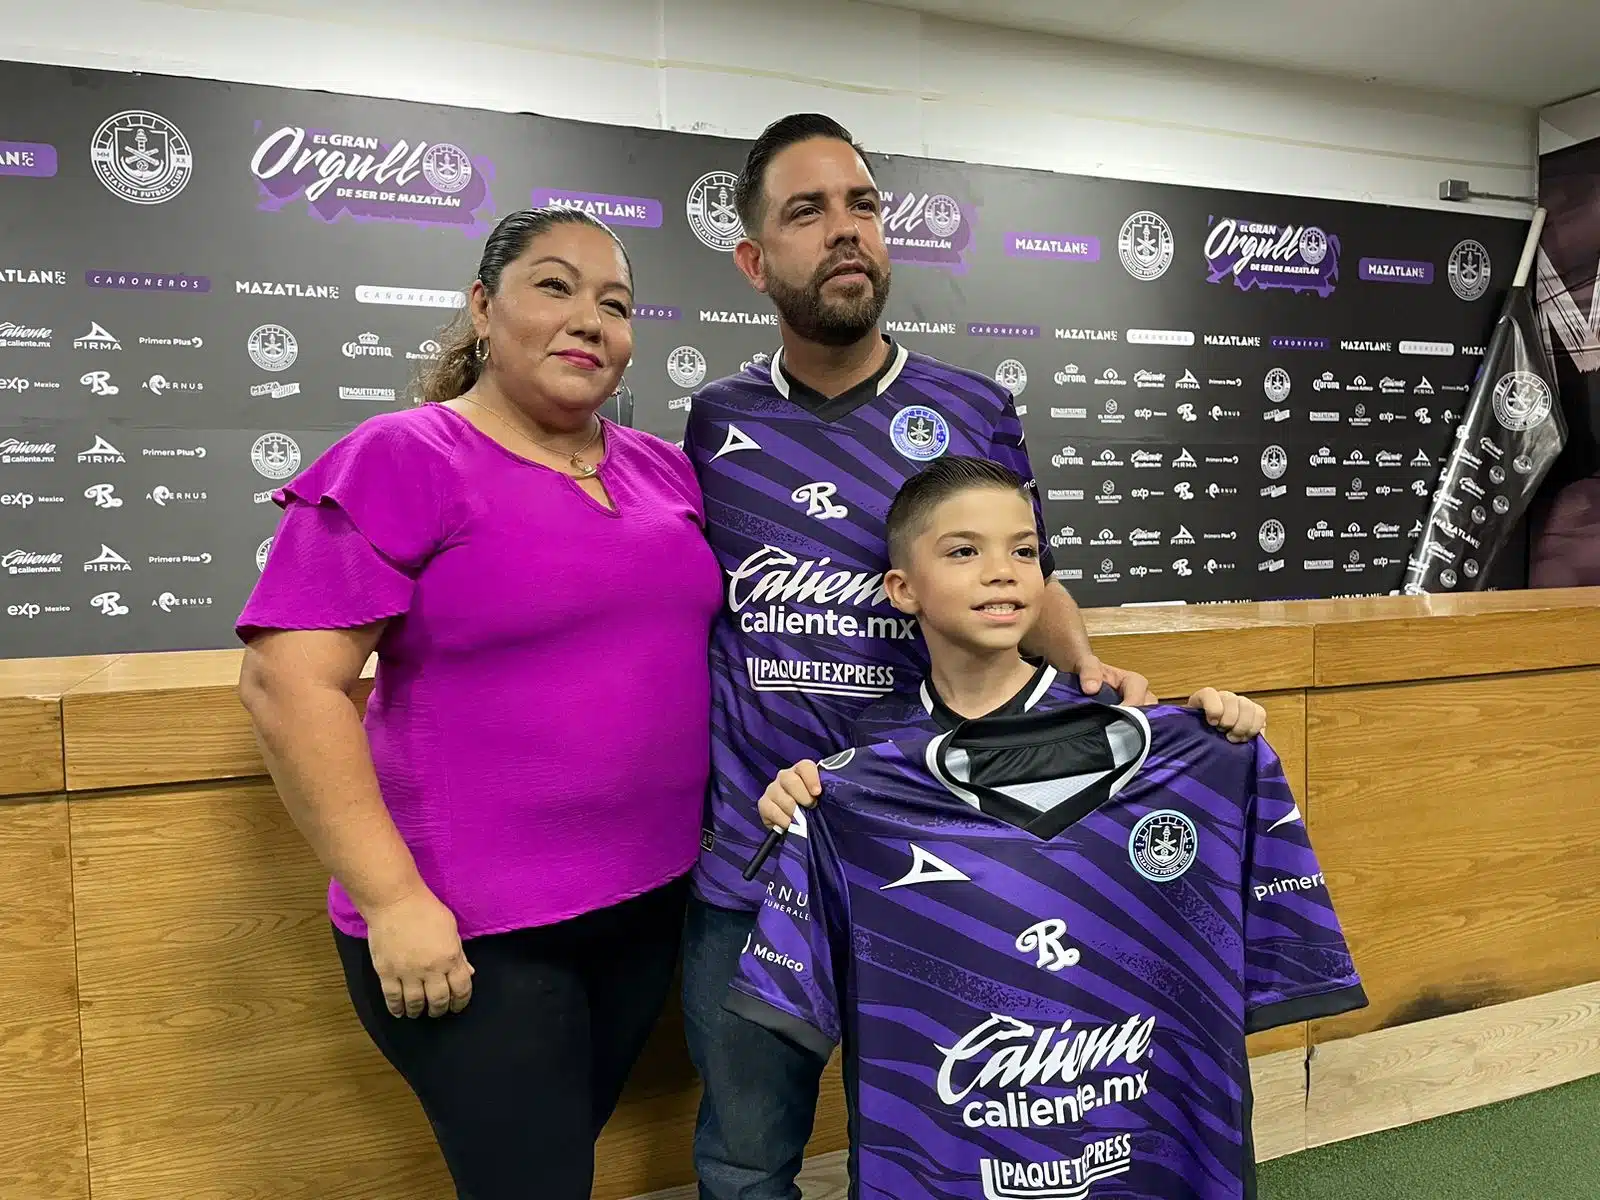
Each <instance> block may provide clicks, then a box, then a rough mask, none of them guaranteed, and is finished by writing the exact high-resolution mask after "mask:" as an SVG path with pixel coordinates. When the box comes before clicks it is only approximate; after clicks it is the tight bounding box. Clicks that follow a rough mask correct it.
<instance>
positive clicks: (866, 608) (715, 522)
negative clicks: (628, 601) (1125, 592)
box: [684, 346, 1053, 910]
mask: <svg viewBox="0 0 1600 1200" xmlns="http://www.w3.org/2000/svg"><path fill="white" fill-rule="evenodd" d="M892 350H893V353H892V354H891V356H890V359H889V361H888V363H887V365H886V369H885V371H884V374H883V375H882V377H881V378H879V379H878V380H877V382H876V383H875V384H874V385H873V386H872V387H871V388H867V389H866V390H865V393H864V394H863V395H861V396H860V397H858V399H859V403H855V402H854V400H852V404H853V406H841V407H840V408H839V409H838V410H837V411H833V410H828V411H820V412H819V411H816V410H815V409H814V408H808V407H805V406H803V405H802V404H800V403H798V402H797V401H796V400H795V399H794V398H793V393H792V388H791V384H790V383H789V381H787V377H786V376H784V375H783V374H782V369H781V355H780V357H779V358H777V359H775V360H774V361H773V363H772V364H771V366H770V367H769V366H766V365H754V366H751V367H750V368H748V369H747V370H745V371H744V372H742V373H741V374H739V375H736V376H732V377H730V378H727V379H722V380H718V381H717V382H715V383H712V384H709V385H707V386H706V387H704V388H702V389H701V390H700V391H699V392H697V393H696V394H695V397H694V400H693V403H692V405H691V407H690V410H689V421H688V426H687V430H686V433H685V438H684V449H685V451H686V452H687V453H688V455H689V458H690V461H691V462H692V463H693V465H694V468H695V473H696V475H697V476H698V478H699V481H700V486H701V491H702V493H703V494H704V496H705V506H706V517H707V535H708V537H709V540H710V542H711V546H712V549H713V551H714V552H715V553H716V556H717V561H718V563H719V565H720V566H721V569H722V577H723V586H724V589H725V603H724V605H723V611H722V613H721V615H720V616H719V617H718V618H717V621H716V623H715V625H714V626H713V628H712V633H711V646H710V662H711V678H712V685H711V686H712V692H711V696H712V718H711V733H712V743H711V782H710V786H709V788H708V793H707V806H706V821H705V827H704V831H703V834H702V838H701V846H702V853H701V856H700V861H699V864H698V865H697V867H696V869H695V873H694V887H695V890H696V892H697V893H698V894H699V896H700V897H701V898H702V899H704V900H706V901H707V902H709V903H711V904H715V905H719V906H721V907H724V908H732V909H746V910H748V909H753V908H755V907H756V906H757V905H758V904H759V903H760V902H761V890H760V888H759V887H758V886H757V885H756V884H754V883H751V882H747V881H745V880H744V879H743V877H742V872H743V869H744V867H745V865H746V864H747V863H748V862H749V860H750V858H751V856H752V855H753V854H754V852H755V850H756V848H757V847H758V846H759V845H760V843H761V840H762V838H763V836H764V832H765V831H764V830H763V829H762V826H761V822H760V818H759V817H758V815H757V812H756V803H757V801H758V800H759V798H760V796H761V793H762V791H763V790H764V789H765V788H766V786H767V784H768V783H770V782H771V781H772V779H773V777H774V776H776V775H777V773H778V772H779V771H780V770H782V769H783V768H784V767H787V766H790V765H792V764H793V763H795V762H798V761H799V760H801V759H807V758H809V759H819V758H822V757H824V756H826V755H828V754H832V753H833V752H835V751H836V750H839V749H840V748H841V747H844V746H847V745H849V744H850V726H851V722H852V721H853V720H854V719H855V717H856V716H857V715H858V714H859V713H860V712H861V710H862V709H863V708H865V707H866V706H867V705H868V704H870V703H872V702H873V701H875V700H877V699H879V698H881V697H883V696H885V695H889V694H891V693H893V692H894V691H896V690H899V689H910V688H914V687H915V686H916V684H917V681H918V680H920V679H921V678H922V675H923V673H924V672H925V671H926V670H927V655H926V648H925V646H924V644H923V641H922V637H921V634H920V632H919V631H918V629H917V627H916V622H915V620H914V619H912V618H910V617H907V616H905V615H904V614H903V613H901V612H899V611H898V610H897V609H895V608H894V606H893V605H892V604H890V603H889V599H888V596H887V594H886V593H885V591H884V588H883V576H884V572H885V571H887V570H888V561H887V560H888V548H887V544H886V540H885V518H886V517H887V516H888V512H889V505H890V503H891V502H892V501H893V500H894V497H895V494H896V493H897V492H898V491H899V489H900V486H901V485H902V484H903V483H904V482H905V481H906V480H907V479H909V478H911V477H912V476H913V475H915V474H917V473H918V472H919V471H921V470H922V469H923V468H925V467H926V466H927V465H928V464H929V463H931V462H933V461H934V460H936V459H938V458H940V457H942V456H944V455H947V454H962V455H972V456H976V457H995V458H1000V459H1001V460H1002V461H1004V462H1005V463H1006V465H1008V466H1010V467H1012V468H1013V469H1014V470H1016V471H1017V473H1018V474H1019V475H1020V476H1021V477H1022V478H1023V480H1024V481H1025V482H1026V483H1027V484H1028V485H1029V487H1030V491H1031V493H1032V495H1033V497H1034V508H1035V518H1036V520H1037V522H1038V525H1039V531H1040V540H1041V547H1040V550H1041V553H1040V558H1041V564H1042V568H1043V570H1044V571H1045V572H1046V573H1047V574H1049V573H1050V572H1051V571H1053V563H1052V561H1051V560H1050V555H1049V539H1048V536H1047V535H1046V531H1045V528H1044V517H1043V511H1042V509H1041V508H1040V506H1039V501H1038V489H1037V487H1036V486H1033V484H1032V480H1033V472H1032V471H1031V470H1030V469H1029V468H1028V461H1027V450H1026V447H1025V446H1024V444H1023V439H1022V426H1021V423H1020V421H1019V420H1018V419H1017V414H1016V408H1015V405H1014V404H1013V403H1012V399H1011V394H1010V393H1009V392H1008V391H1006V389H1005V388H1004V387H1002V386H1001V385H1000V384H998V383H996V382H995V381H994V380H992V379H988V378H986V377H985V376H982V375H979V374H977V373H976V372H973V371H968V370H966V369H964V368H959V367H953V366H949V365H947V364H944V363H941V362H938V361H937V360H935V359H932V358H929V357H927V356H926V355H921V354H913V353H911V352H909V351H907V350H905V349H904V347H899V346H894V347H892Z"/></svg>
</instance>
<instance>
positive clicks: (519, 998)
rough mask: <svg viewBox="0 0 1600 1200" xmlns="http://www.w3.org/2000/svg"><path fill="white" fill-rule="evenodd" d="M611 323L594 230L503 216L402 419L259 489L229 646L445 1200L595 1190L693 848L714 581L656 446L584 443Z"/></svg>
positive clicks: (604, 393)
mask: <svg viewBox="0 0 1600 1200" xmlns="http://www.w3.org/2000/svg"><path fill="white" fill-rule="evenodd" d="M632 304H633V278H632V269H631V266H630V264H629V262H628V257H627V254H626V252H625V251H624V249H623V247H622V244H621V242H620V241H619V240H618V239H617V238H616V236H615V235H614V234H613V233H612V232H611V231H610V230H609V229H608V228H607V227H606V226H604V225H603V224H601V223H600V222H598V221H596V220H594V219H593V218H591V217H588V216H586V215H584V214H581V213H577V212H572V211H567V210H561V209H540V210H536V211H531V212H520V213H515V214H513V215H511V216H509V217H507V218H506V219H505V220H503V221H502V222H501V223H500V224H499V226H498V227H497V228H496V229H495V230H494V232H493V233H492V234H491V235H490V237H489V239H488V242H487V244H486V245H485V247H484V251H483V258H482V262H481V264H480V266H479V269H478V278H477V281H476V282H475V283H474V284H473V287H472V291H471V296H470V300H469V305H468V309H467V311H466V313H465V314H464V318H463V322H462V326H461V328H460V331H459V333H458V334H457V335H455V336H454V337H452V338H451V339H450V340H449V341H448V342H447V343H446V345H445V347H444V350H443V352H442V353H441V355H440V359H439V361H438V363H437V364H436V366H435V367H434V369H433V370H432V371H431V373H430V375H429V376H428V378H427V380H426V381H425V387H424V395H423V399H424V400H425V401H426V403H424V404H422V405H420V406H418V407H416V408H413V409H410V410H408V411H403V412H393V413H386V414H383V415H381V416H377V417H373V418H371V419H369V420H367V421H365V422H363V423H362V424H361V425H360V426H358V427H357V428H356V429H355V430H354V431H353V432H352V433H350V434H348V435H346V436H345V437H343V438H341V439H340V440H339V441H338V442H336V443H335V444H334V445H333V446H332V447H331V448H330V449H329V450H328V451H327V452H326V453H325V454H323V455H322V456H321V457H320V458H318V459H317V460H316V461H315V462H314V463H312V464H311V465H310V467H308V468H307V469H306V470H305V471H303V472H302V473H301V474H300V475H299V476H297V477H296V478H295V479H294V480H293V481H292V482H291V483H289V484H288V485H286V486H285V487H284V488H282V489H281V490H280V491H278V492H276V493H274V497H273V498H274V500H275V501H276V502H277V503H278V505H279V506H280V507H281V508H282V509H283V517H282V520H281V523H280V525H279V528H278V532H277V535H276V537H275V539H274V540H273V543H272V548H271V551H270V553H269V555H268V558H267V563H266V567H265V569H264V571H263V572H262V575H261V578H260V580H259V582H258V583H257V585H256V588H255V590H254V592H253V593H252V595H251V597H250V599H249V601H248V603H247V604H246V605H245V608H244V611H243V612H242V613H241V614H240V617H239V620H238V634H239V637H240V638H241V639H242V640H243V641H244V642H245V644H246V646H247V650H246V654H245V660H244V667H243V671H242V674H241V678H240V695H241V697H242V699H243V701H244V703H245V706H246V708H247V709H248V710H249V713H250V716H251V718H252V720H253V722H254V725H255V729H256V734H257V738H258V740H259V742H260V744H261V746H262V749H263V752H264V754H265V756H266V761H267V765H268V768H269V769H270V771H271V773H272V777H273V780H274V781H275V782H276V784H277V786H278V790H279V792H280V793H281V795H282V797H283V800H284V803H285V805H286V806H287V807H288V809H289V811H290V813H291V814H292V816H293V817H294V820H295V822H296V824H297V825H298V826H299V828H300V830H301V831H302V832H303V833H304V835H305V837H306V838H307V840H308V841H309V842H310V844H311V846H312V848H313V849H314V850H315V852H316V853H317V855H318V856H319V857H320V858H321V860H322V862H323V864H324V865H325V866H326V867H327V869H328V871H329V873H330V874H331V875H332V877H333V878H332V882H331V885H330V887H329V890H328V909H329V915H330V918H331V920H332V924H333V937H334V940H335V943H336V945H337V949H338V952H339V956H340V958H341V960H342V962H343V966H344V973H345V978H346V982H347V985H348V988H349V992H350V996H351V1000H352V1002H353V1004H354V1007H355V1010H356V1012H357V1014H358V1015H359V1016H360V1019H361V1021H362V1024H363V1025H364V1027H365V1028H366V1030H367V1033H368V1034H369V1035H370V1036H371V1038H372V1040H373V1041H374V1042H375V1043H376V1044H377V1046H378V1048H379V1049H380V1050H381V1051H382V1052H383V1053H384V1055H385V1056H386V1057H387V1058H388V1060H389V1061H390V1062H391V1063H392V1064H393V1065H394V1067H395V1068H396V1070H398V1071H399V1072H400V1074H401V1075H402V1076H404V1078H405V1079H406V1081H407V1082H408V1083H409V1084H410V1086H411V1088H412V1089H413V1091H414V1092H415V1093H416V1095H417V1098H418V1099H419V1101H420V1102H421V1104H422V1107H423V1109H424V1111H425V1112H426V1113H427V1115H428V1118H429V1120H430V1121H431V1122H432V1125H433V1129H434V1132H435V1135H436V1137H437V1138H438V1141H439V1145H440V1148H441V1150H442V1152H443V1154H444V1157H445V1160H446V1162H447V1163H448V1165H449V1168H450V1171H451V1174H452V1176H453V1177H454V1179H455V1183H456V1187H457V1189H458V1193H459V1195H461V1196H463V1197H471V1198H472V1200H501V1198H502V1197H505V1198H509V1197H518V1198H519V1200H520V1198H521V1197H524V1196H529V1195H534V1194H537V1195H539V1196H541V1197H546V1198H548V1200H580V1198H583V1197H587V1196H588V1195H589V1191H590V1184H591V1179H592V1176H593V1144H594V1139H595V1137H596V1136H597V1135H598V1134H599V1132H600V1130H601V1128H602V1126H604V1124H605V1122H606V1120H607V1118H608V1117H609V1116H610V1114H611V1112H612V1110H613V1108H614V1107H615V1105H616V1102H617V1098H618V1095H619V1094H620V1092H621V1089H622V1085H623V1082H624V1080H625V1079H626V1076H627V1074H628V1071H629V1070H630V1069H631V1067H632V1065H633V1063H634V1060H635V1059H636V1058H637V1056H638V1053H639V1051H640V1049H641V1048H642V1046H643V1044H644V1041H645V1038H646V1036H647V1035H648V1033H649V1031H650V1028H651V1026H652V1025H653V1024H654V1022H655V1020H656V1017H657V1015H658V1014H659V1012H660V1009H661V1007H662V1004H663V1001H664V998H665V996H666V993H667V989H668V987H669V986H670V983H671V980H672V975H673V970H674V965H675V959H676V955H677V948H678V938H679V933H680V929H681V926H682V911H683V905H684V897H685V882H686V876H687V873H688V871H689V869H690V868H691V867H692V866H693V864H694V860H695V856H696V853H697V852H698V850H699V836H700V817H701V809H702V804H703V799H704V793H705V784H706V775H707V770H708V756H709V746H710V729H709V713H710V696H709V681H708V671H707V667H706V642H707V635H708V632H709V629H710V626H711V621H712V618H713V616H714V615H715V614H716V611H717V607H718V604H719V600H720V579H719V575H718V571H717V567H716V563H715V560H714V559H713V557H712V553H711V550H710V548H709V547H708V546H707V544H706V541H705V538H704V535H703V532H702V526H703V523H704V514H703V511H702V507H701V497H700V490H699V487H698V485H697V484H696V482H695V477H694V474H693V472H692V471H691V469H690V466H689V461H688V459H687V458H686V457H685V456H684V454H683V452H682V451H681V450H679V449H677V448H676V447H674V446H672V445H671V444H669V443H667V442H664V441H662V440H660V439H659V438H656V437H652V436H651V435H649V434H645V433H640V432H637V431H634V430H630V429H625V428H622V427H620V426H618V425H616V424H614V423H612V422H610V421H607V420H605V419H603V418H602V417H601V416H600V415H599V409H600V407H601V406H602V405H603V404H604V403H605V401H606V400H607V399H608V398H609V397H610V396H611V395H612V394H613V393H614V392H615V391H616V389H617V387H618V385H619V382H620V380H621V378H622V372H623V369H624V368H625V367H626V366H627V364H628V361H629V358H630V356H631V354H632V351H633V333H632V328H631V324H630V317H631V310H632ZM374 650H376V651H377V654H378V670H377V678H376V682H375V687H374V689H373V692H372V696H371V699H370V700H369V702H368V705H367V711H366V717H365V720H364V721H363V720H362V718H361V717H360V716H359V715H358V713H357V710H356V707H355V705H354V703H353V702H352V701H351V699H350V692H351V690H352V689H353V688H354V687H355V685H356V683H357V680H358V678H359V676H360V672H361V669H362V666H363V664H364V663H365V662H366V660H367V658H368V656H369V655H370V654H371V653H372V652H373V651H374Z"/></svg>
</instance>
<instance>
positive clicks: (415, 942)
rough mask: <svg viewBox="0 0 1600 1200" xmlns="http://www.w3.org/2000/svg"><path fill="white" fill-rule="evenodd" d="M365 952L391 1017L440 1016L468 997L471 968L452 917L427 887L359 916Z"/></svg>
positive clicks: (458, 1007) (464, 1003)
mask: <svg viewBox="0 0 1600 1200" xmlns="http://www.w3.org/2000/svg"><path fill="white" fill-rule="evenodd" d="M362 917H363V918H364V919H365V921H366V923H367V949H368V951H369V952H370V953H371V955H372V966H373V969H374V970H375V971H377V973H378V978H379V979H380V980H381V981H382V982H383V998H384V1001H385V1003H387V1004H388V1006H389V1011H390V1012H391V1013H393V1014H394V1015H395V1016H397V1017H402V1016H403V1017H420V1016H421V1015H422V1014H423V1012H427V1014H428V1015H429V1016H430V1017H442V1016H444V1014H445V1013H447V1012H453V1013H458V1012H460V1011H461V1010H462V1009H464V1008H465V1007H466V1006H467V1001H468V1000H470V999H472V975H473V968H472V965H471V964H470V963H468V962H467V954H466V951H465V950H464V949H462V946H461V936H460V934H459V933H458V932H457V931H456V918H455V914H454V913H452V912H451V911H450V910H449V909H448V908H446V907H445V906H444V904H443V903H442V902H441V901H440V900H439V898H438V897H437V896H435V895H434V894H433V893H432V892H431V891H429V890H428V889H427V888H421V889H420V890H418V891H415V892H412V893H410V894H409V895H407V896H405V897H403V898H401V899H400V900H396V901H394V902H392V903H390V904H385V905H382V906H380V907H377V908H374V909H373V910H372V911H371V912H370V913H363V914H362Z"/></svg>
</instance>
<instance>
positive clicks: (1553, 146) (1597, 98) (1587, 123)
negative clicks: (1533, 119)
mask: <svg viewBox="0 0 1600 1200" xmlns="http://www.w3.org/2000/svg"><path fill="white" fill-rule="evenodd" d="M1597 137H1600V92H1590V93H1589V94H1588V95H1587V96H1579V97H1578V98H1577V99H1575V100H1565V101H1563V102H1562V103H1560V104H1552V105H1551V106H1550V107H1549V108H1542V109H1540V110H1539V153H1540V154H1550V153H1553V152H1554V151H1556V150H1565V149H1566V148H1567V147H1568V146H1575V145H1577V144H1578V143H1579V142H1587V141H1589V140H1590V139H1591V138H1597Z"/></svg>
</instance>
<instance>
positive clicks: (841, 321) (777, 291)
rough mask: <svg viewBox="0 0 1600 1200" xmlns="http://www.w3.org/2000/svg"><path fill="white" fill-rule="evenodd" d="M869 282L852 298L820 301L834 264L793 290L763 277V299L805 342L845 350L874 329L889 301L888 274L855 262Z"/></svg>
mask: <svg viewBox="0 0 1600 1200" xmlns="http://www.w3.org/2000/svg"><path fill="white" fill-rule="evenodd" d="M858 261H859V262H860V263H861V268H862V271H863V272H864V273H865V274H866V276H867V279H868V280H869V282H870V286H869V287H862V288H859V289H858V290H856V291H854V292H853V293H852V294H849V295H843V296H833V297H829V298H826V299H825V298H824V297H823V295H822V286H823V284H825V283H826V282H827V281H828V275H829V273H830V272H832V271H834V270H836V269H837V268H838V265H839V264H838V263H837V262H834V263H829V264H828V265H826V266H824V267H821V268H819V269H818V270H817V273H816V274H815V275H813V276H812V277H811V279H810V280H809V281H807V282H806V283H805V284H804V285H802V286H799V287H796V286H792V285H790V284H789V283H787V282H785V281H783V280H780V279H779V278H777V276H775V275H769V276H767V297H768V298H769V299H770V300H771V301H772V303H773V306H774V307H775V308H777V310H778V315H779V316H780V317H782V318H783V321H784V324H786V325H788V326H789V328H790V329H792V330H794V331H795V332H796V333H797V334H799V335H800V336H801V337H803V338H805V339H806V341H808V342H816V343H818V344H819V345H822V346H849V345H851V344H853V343H855V342H859V341H860V340H861V339H862V338H864V337H866V336H867V334H869V333H871V332H872V330H873V329H875V328H876V327H877V324H878V318H879V317H881V316H883V306H884V305H885V304H887V303H888V301H889V271H888V269H887V268H885V267H880V266H879V265H878V264H877V263H873V262H868V261H867V260H866V259H859V260H858Z"/></svg>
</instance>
